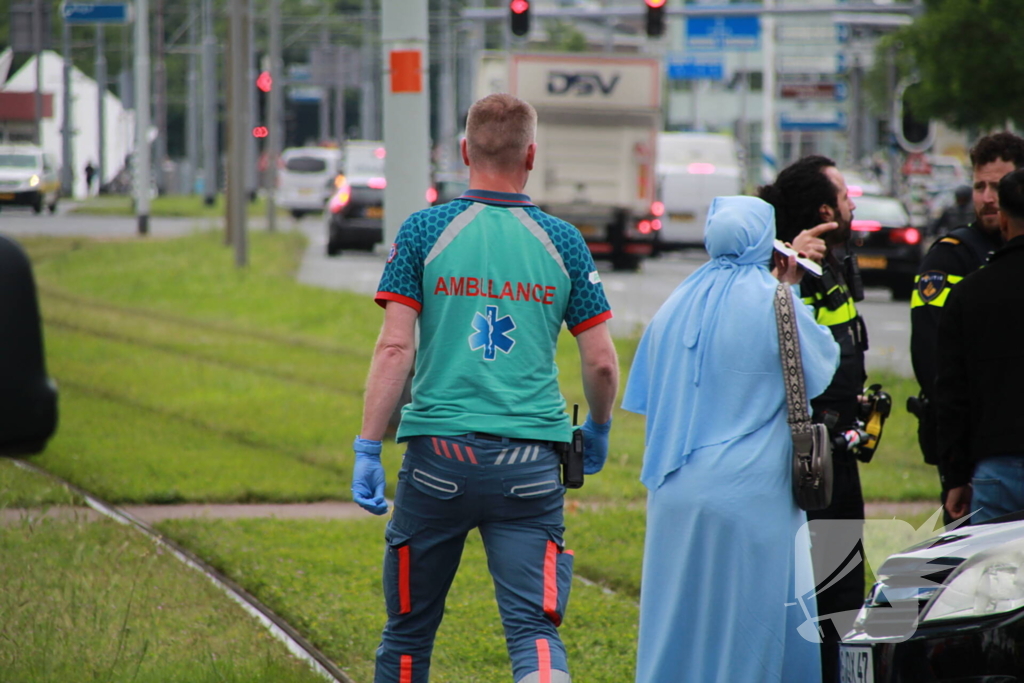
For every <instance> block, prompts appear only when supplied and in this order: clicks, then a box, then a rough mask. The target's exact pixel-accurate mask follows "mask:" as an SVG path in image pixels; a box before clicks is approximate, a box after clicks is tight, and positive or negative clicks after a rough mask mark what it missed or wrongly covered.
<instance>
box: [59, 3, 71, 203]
mask: <svg viewBox="0 0 1024 683" xmlns="http://www.w3.org/2000/svg"><path fill="white" fill-rule="evenodd" d="M62 33H63V43H64V44H63V45H62V50H63V52H64V98H63V99H64V121H63V123H62V124H61V130H60V132H61V165H60V193H61V195H62V196H64V197H71V196H73V195H74V187H73V185H74V182H75V157H74V154H73V152H72V146H71V137H72V136H73V135H74V124H73V123H72V119H73V118H74V115H73V114H72V112H71V105H72V98H71V66H72V63H71V26H70V25H69V24H68V22H67V21H65V22H64V30H63V31H62Z"/></svg>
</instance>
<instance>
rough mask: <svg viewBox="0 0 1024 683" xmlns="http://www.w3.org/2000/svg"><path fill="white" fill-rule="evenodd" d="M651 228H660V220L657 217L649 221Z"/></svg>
mask: <svg viewBox="0 0 1024 683" xmlns="http://www.w3.org/2000/svg"><path fill="white" fill-rule="evenodd" d="M651 230H661V221H660V220H658V219H657V218H655V219H654V220H653V221H651Z"/></svg>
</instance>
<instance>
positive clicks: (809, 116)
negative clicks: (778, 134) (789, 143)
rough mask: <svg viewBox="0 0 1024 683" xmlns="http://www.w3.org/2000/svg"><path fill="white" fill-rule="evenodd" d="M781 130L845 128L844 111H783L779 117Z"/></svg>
mask: <svg viewBox="0 0 1024 683" xmlns="http://www.w3.org/2000/svg"><path fill="white" fill-rule="evenodd" d="M779 128H780V129H781V130H845V129H846V112H841V111H821V112H783V113H782V115H781V116H780V117H779Z"/></svg>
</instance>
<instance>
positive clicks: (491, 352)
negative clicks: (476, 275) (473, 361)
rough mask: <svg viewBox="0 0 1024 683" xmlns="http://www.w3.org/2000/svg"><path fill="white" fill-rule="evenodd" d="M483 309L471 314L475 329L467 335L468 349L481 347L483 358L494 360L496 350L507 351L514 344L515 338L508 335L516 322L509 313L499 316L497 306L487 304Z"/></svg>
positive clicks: (496, 353)
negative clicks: (482, 311) (481, 311)
mask: <svg viewBox="0 0 1024 683" xmlns="http://www.w3.org/2000/svg"><path fill="white" fill-rule="evenodd" d="M485 311H486V313H483V314H482V313H479V312H477V313H475V314H474V315H473V329H474V330H476V331H475V332H474V333H473V334H471V335H469V349H470V350H471V351H477V350H479V349H483V350H484V360H494V359H495V358H497V357H498V350H501V352H502V353H508V352H510V351H511V350H512V347H513V346H515V345H516V340H515V339H512V337H509V336H508V333H509V332H511V331H512V330H514V329H516V323H515V321H514V320H513V319H512V316H510V315H506V316H504V317H501V318H499V317H498V307H497V306H487V307H485Z"/></svg>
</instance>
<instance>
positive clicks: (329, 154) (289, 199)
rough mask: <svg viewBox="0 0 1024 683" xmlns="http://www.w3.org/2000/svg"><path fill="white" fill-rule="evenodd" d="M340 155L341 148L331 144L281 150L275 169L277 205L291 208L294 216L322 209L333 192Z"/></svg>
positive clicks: (339, 170) (298, 216)
mask: <svg viewBox="0 0 1024 683" xmlns="http://www.w3.org/2000/svg"><path fill="white" fill-rule="evenodd" d="M341 156H342V155H341V150H339V149H336V148H332V147H292V148H290V149H286V150H284V152H282V153H281V160H280V166H279V168H278V170H277V205H278V206H279V207H281V208H283V209H288V210H289V211H291V213H292V216H294V217H295V218H302V216H303V215H304V214H307V213H311V212H314V211H322V210H323V208H324V205H325V204H326V203H327V200H328V199H330V197H331V195H332V194H334V189H335V187H334V179H335V178H336V177H337V176H338V174H339V173H341Z"/></svg>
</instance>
